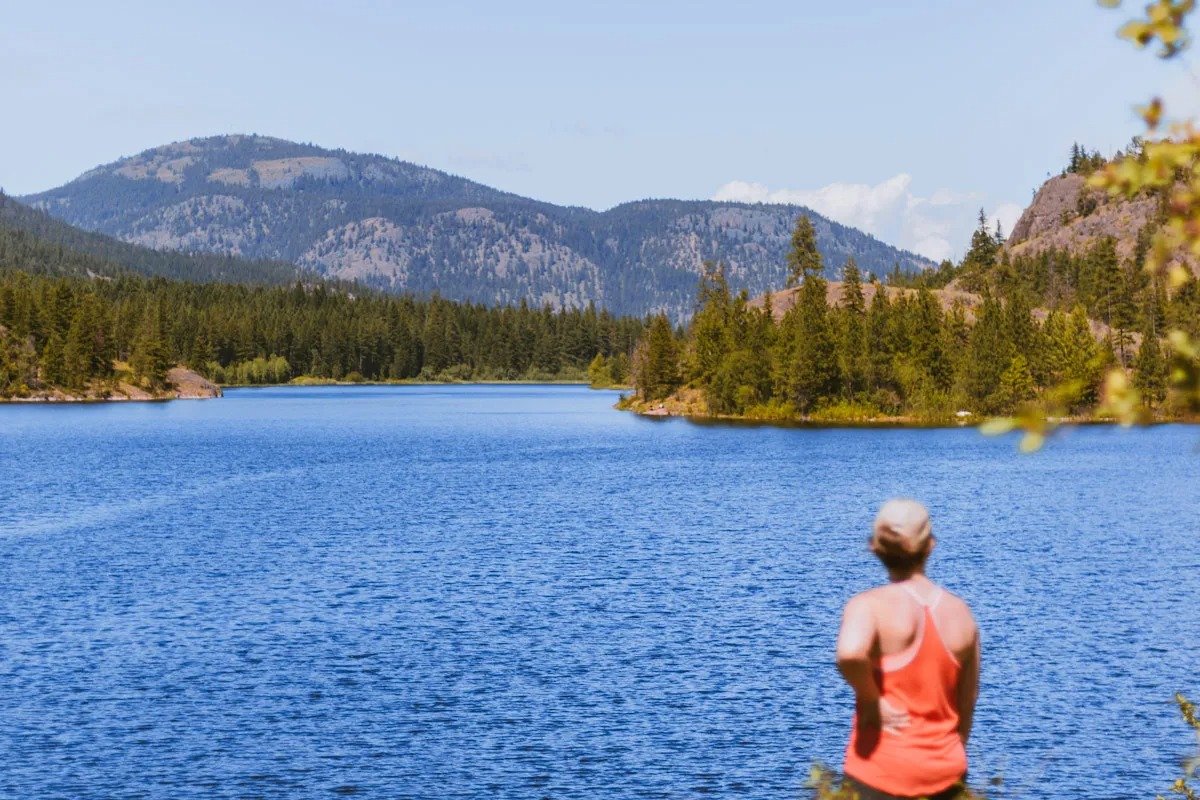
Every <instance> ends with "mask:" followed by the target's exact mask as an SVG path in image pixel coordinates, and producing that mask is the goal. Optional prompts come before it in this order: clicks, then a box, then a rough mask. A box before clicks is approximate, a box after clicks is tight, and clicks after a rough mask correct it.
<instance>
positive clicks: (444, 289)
mask: <svg viewBox="0 0 1200 800" xmlns="http://www.w3.org/2000/svg"><path fill="white" fill-rule="evenodd" d="M23 200H24V201H25V202H28V203H30V204H31V205H33V206H35V207H37V208H39V209H44V210H45V211H47V212H48V213H50V214H51V215H53V216H55V217H57V218H59V219H62V220H65V221H66V222H69V223H71V224H72V225H76V226H79V227H82V228H85V229H87V230H91V231H98V232H101V233H104V234H108V235H110V236H114V237H117V238H119V239H122V240H124V241H126V242H132V243H135V244H139V245H144V246H147V247H151V248H155V249H158V250H181V251H189V252H195V253H208V254H219V255H228V256H237V257H242V258H252V259H263V260H268V261H275V262H279V261H284V262H290V263H292V264H295V265H298V266H300V267H303V268H307V269H311V270H314V271H315V272H317V273H319V274H321V275H324V276H328V277H332V278H340V279H348V280H358V281H361V282H363V283H365V284H367V285H370V286H374V287H377V288H382V289H386V290H392V291H405V292H412V293H416V294H421V295H428V294H432V293H433V292H438V293H440V294H441V295H443V296H445V297H448V298H451V299H457V300H469V301H474V302H480V303H485V304H489V305H494V304H499V303H515V302H518V301H521V300H526V301H528V302H530V303H531V304H535V305H540V304H543V303H549V304H551V305H552V306H556V307H580V306H584V305H586V304H588V303H589V302H594V303H596V304H597V305H598V306H600V307H604V308H607V309H609V310H610V311H613V312H616V313H633V314H644V313H646V312H648V311H652V310H656V309H663V310H666V311H667V312H668V313H669V314H671V316H673V317H675V318H676V319H681V318H683V317H685V316H687V315H688V314H690V312H691V310H692V306H693V303H694V298H695V290H696V284H697V281H698V279H699V275H700V271H701V269H702V266H703V264H704V262H705V261H708V260H722V261H725V262H726V263H727V265H728V274H729V278H730V281H731V283H732V284H733V285H734V286H737V287H745V288H747V289H748V290H749V291H750V292H751V294H758V293H761V292H763V291H765V290H767V289H768V288H770V287H775V286H779V285H782V284H783V282H784V279H785V273H786V267H785V255H786V252H787V250H788V246H789V240H790V235H791V231H792V227H793V225H794V224H795V220H796V218H797V217H798V216H799V215H800V214H801V213H807V214H809V215H810V216H811V217H812V218H813V221H814V224H815V227H816V232H817V241H818V246H819V247H820V249H821V251H822V253H823V254H824V256H825V261H826V264H827V265H828V271H829V275H830V277H836V275H837V273H838V272H839V271H840V268H841V265H842V264H843V263H844V262H845V260H846V259H847V258H848V257H849V256H851V255H853V256H854V257H855V258H856V259H857V260H858V263H859V265H860V267H862V268H863V269H864V270H866V271H870V272H874V273H879V274H883V273H887V272H891V271H892V269H893V267H894V266H895V265H899V267H900V269H901V270H903V271H906V272H915V271H919V270H922V269H925V268H927V267H929V266H931V262H929V261H927V260H926V259H924V258H922V257H920V256H917V255H915V254H913V253H909V252H906V251H903V250H898V249H896V248H894V247H891V246H889V245H886V244H884V243H882V242H880V241H878V240H876V239H874V238H873V237H871V236H869V235H867V234H864V233H862V232H861V231H857V230H855V229H853V228H848V227H846V226H844V225H839V224H838V223H835V222H832V221H830V220H827V219H824V218H823V217H820V216H819V215H816V214H814V213H812V212H811V211H807V210H806V209H803V208H800V207H798V206H786V205H754V204H738V203H717V202H709V201H681V200H643V201H638V202H633V203H626V204H623V205H620V206H617V207H616V208H613V209H610V210H608V211H604V212H597V211H593V210H590V209H586V208H577V207H564V206H557V205H553V204H551V203H544V202H539V201H536V200H530V199H528V198H524V197H520V196H518V195H515V194H510V193H507V192H502V191H499V190H497V189H493V188H490V187H488V186H484V185H482V184H478V183H475V182H473V181H469V180H466V179H464V178H460V177H456V176H453V175H449V174H447V173H444V172H439V171H437V170H434V169H429V168H427V167H422V166H418V165H416V164H411V163H407V162H404V161H398V160H395V159H389V158H385V157H382V156H377V155H364V154H359V153H350V152H346V151H344V150H326V149H322V148H320V147H316V146H313V145H308V144H297V143H295V142H288V141H284V140H281V139H274V138H269V137H265V136H218V137H212V138H206V139H192V140H189V141H186V142H177V143H174V144H169V145H165V146H163V147H158V148H154V149H152V150H147V151H145V152H143V153H141V154H139V155H136V156H133V157H130V158H124V159H121V160H119V161H116V162H113V163H111V164H107V165H104V166H101V167H97V168H95V169H93V170H91V171H89V172H87V173H85V174H83V175H81V176H80V177H79V178H77V179H76V180H74V181H72V182H71V183H68V184H66V185H65V186H62V187H59V188H57V189H52V190H50V191H47V192H42V193H40V194H36V195H31V196H28V197H26V198H23Z"/></svg>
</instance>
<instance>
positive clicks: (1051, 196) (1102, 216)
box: [1007, 175, 1158, 258]
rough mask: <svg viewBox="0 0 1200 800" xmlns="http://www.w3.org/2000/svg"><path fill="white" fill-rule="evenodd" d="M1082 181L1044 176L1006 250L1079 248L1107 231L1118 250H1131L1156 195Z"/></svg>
mask: <svg viewBox="0 0 1200 800" xmlns="http://www.w3.org/2000/svg"><path fill="white" fill-rule="evenodd" d="M1085 183H1086V179H1085V178H1084V177H1083V176H1081V175H1060V176H1058V177H1055V178H1051V179H1050V180H1048V181H1046V183H1045V184H1044V185H1043V186H1042V188H1041V189H1039V190H1038V193H1037V195H1036V196H1035V197H1034V198H1033V203H1031V204H1030V206H1029V208H1027V209H1025V213H1023V214H1022V215H1021V218H1020V219H1019V220H1017V224H1016V226H1015V227H1014V228H1013V230H1012V233H1011V234H1010V235H1009V237H1008V243H1007V247H1008V249H1009V252H1010V253H1011V254H1012V255H1014V256H1015V255H1037V254H1038V253H1041V252H1044V251H1046V250H1051V249H1055V250H1066V251H1068V252H1071V253H1073V254H1079V253H1083V252H1086V251H1088V250H1090V249H1091V248H1092V247H1094V246H1095V245H1096V242H1098V241H1099V240H1100V239H1102V238H1104V237H1105V236H1112V237H1113V238H1115V239H1116V240H1117V253H1118V255H1120V256H1121V257H1122V258H1128V257H1129V256H1131V255H1132V254H1133V250H1134V248H1135V247H1136V246H1137V238H1138V234H1139V233H1140V232H1141V230H1142V229H1143V228H1144V227H1145V226H1146V225H1148V224H1150V223H1152V222H1153V220H1154V218H1155V216H1156V214H1157V211H1158V200H1157V199H1155V198H1153V197H1146V198H1139V199H1135V200H1125V199H1123V198H1113V197H1109V196H1108V195H1106V194H1104V193H1103V192H1098V191H1096V190H1094V189H1088V188H1087V186H1086V185H1085Z"/></svg>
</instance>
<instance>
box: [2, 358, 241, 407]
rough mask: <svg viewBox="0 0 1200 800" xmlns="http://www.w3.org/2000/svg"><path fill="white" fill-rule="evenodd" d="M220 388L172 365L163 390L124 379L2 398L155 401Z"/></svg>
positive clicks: (210, 393)
mask: <svg viewBox="0 0 1200 800" xmlns="http://www.w3.org/2000/svg"><path fill="white" fill-rule="evenodd" d="M223 394H224V393H223V392H222V391H221V387H220V386H217V385H216V384H215V383H213V382H212V381H210V380H208V379H207V378H205V377H204V376H203V375H201V374H199V373H197V372H194V371H192V370H190V369H188V368H187V367H175V368H173V369H170V370H168V371H167V385H166V387H165V388H163V389H158V390H153V391H150V390H146V389H144V388H142V387H140V386H136V385H134V384H132V383H129V382H128V381H125V380H118V381H117V382H116V383H115V385H114V384H113V383H110V382H104V383H99V382H97V383H93V384H92V385H91V386H90V387H89V388H88V389H87V390H85V391H82V392H67V391H64V390H63V389H60V388H57V387H48V388H42V389H38V390H36V391H34V392H30V393H28V394H25V395H22V396H20V397H2V396H0V402H8V403H110V402H128V401H155V400H206V399H209V398H213V397H221V396H222V395H223Z"/></svg>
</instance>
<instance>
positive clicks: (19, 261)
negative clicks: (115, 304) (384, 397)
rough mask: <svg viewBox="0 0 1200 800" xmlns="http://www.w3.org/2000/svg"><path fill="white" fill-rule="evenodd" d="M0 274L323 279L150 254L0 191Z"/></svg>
mask: <svg viewBox="0 0 1200 800" xmlns="http://www.w3.org/2000/svg"><path fill="white" fill-rule="evenodd" d="M0 269H22V270H25V271H27V272H37V273H41V274H44V275H62V276H74V277H83V276H102V277H115V276H117V275H120V274H122V273H132V274H138V275H145V276H148V277H162V278H174V279H176V280H187V281H195V282H197V283H251V284H269V285H283V284H291V283H294V282H296V281H297V280H309V281H311V280H314V279H319V278H320V276H318V275H316V274H314V273H312V272H310V271H309V270H306V269H302V268H298V267H297V266H296V265H294V264H289V263H286V262H281V261H247V260H245V259H238V258H232V257H230V256H220V255H207V254H191V253H179V252H170V251H166V252H164V251H158V250H152V249H150V248H148V247H139V246H138V245H134V244H129V243H128V242H123V241H120V240H119V239H114V238H112V237H111V236H105V235H103V234H100V233H91V232H88V231H84V230H81V229H79V228H76V227H73V226H71V225H68V224H67V223H65V222H63V221H61V220H57V219H55V218H53V217H51V216H50V215H49V214H47V213H46V212H44V211H39V210H37V209H34V208H30V207H29V206H27V205H24V204H23V203H20V202H17V201H16V200H14V199H13V198H11V197H8V196H7V195H5V194H3V193H2V192H0Z"/></svg>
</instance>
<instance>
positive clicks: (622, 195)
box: [0, 0, 1200, 257]
mask: <svg viewBox="0 0 1200 800" xmlns="http://www.w3.org/2000/svg"><path fill="white" fill-rule="evenodd" d="M1126 5H1128V3H1127V4H1126ZM1136 7H1137V6H1136V5H1135V6H1131V7H1130V8H1128V9H1125V10H1123V11H1110V10H1104V9H1101V8H1099V7H1098V6H1097V5H1096V4H1095V3H1094V2H1093V0H1009V2H1003V3H1000V2H983V1H982V0H980V1H979V2H968V1H967V0H956V1H954V0H924V1H923V2H909V3H901V2H884V0H860V1H859V2H848V1H847V0H830V1H829V2H807V1H806V0H791V2H774V1H771V2H767V1H765V0H763V1H759V2H754V1H751V2H742V3H729V2H722V3H715V2H706V1H704V0H700V1H699V2H689V3H684V2H674V1H673V0H671V1H667V2H653V3H651V2H639V3H634V2H627V1H626V0H609V1H608V2H583V1H580V0H577V1H576V2H570V3H564V2H522V1H521V0H510V2H504V3H496V2H477V1H475V0H470V1H468V0H442V2H437V3H432V2H430V3H419V4H418V3H403V2H395V3H389V2H362V1H353V2H352V1H350V0H344V1H343V2H337V3H335V2H295V1H294V0H293V2H286V3H284V2H274V0H264V1H263V2H250V1H249V0H245V1H244V2H239V3H233V2H224V1H223V0H216V1H215V2H204V3H178V2H155V3H151V2H136V3H135V2H109V3H103V4H100V3H82V2H79V3H73V2H52V1H48V2H45V3H36V4H35V3H22V4H19V5H13V6H10V7H8V8H6V9H5V14H4V16H5V22H4V25H3V27H2V28H0V91H2V96H3V97H4V105H5V108H6V114H5V117H6V124H4V125H0V186H3V188H4V189H5V190H6V191H8V192H9V193H12V194H23V193H29V192H34V191H39V190H42V189H48V188H51V187H53V186H56V185H59V184H61V183H64V182H66V181H67V180H70V179H71V178H73V177H75V176H77V175H78V174H80V173H81V172H83V171H85V170H87V169H89V168H90V167H93V166H95V165H97V164H100V163H104V162H108V161H112V160H115V159H116V158H118V157H120V156H123V155H131V154H133V153H136V152H139V151H141V150H143V149H146V148H149V147H153V146H156V145H159V144H164V143H166V142H169V141H176V140H180V139H186V138H191V137H194V136H206V135H212V134H218V133H234V132H241V133H260V134H269V135H273V136H280V137H284V138H288V139H295V140H299V141H310V142H313V143H315V144H319V145H324V146H328V147H344V148H346V149H349V150H358V151H368V152H376V153H382V154H385V155H389V156H395V157H398V158H403V159H408V160H411V161H416V162H418V163H421V164H426V165H429V166H432V167H435V168H438V169H443V170H447V171H450V172H453V173H456V174H460V175H464V176H466V177H469V178H472V179H474V180H478V181H480V182H483V183H486V184H489V185H493V186H496V187H499V188H502V189H506V190H509V191H513V192H517V193H520V194H524V195H528V196H531V197H535V198H538V199H542V200H548V201H551V202H556V203H564V204H574V205H584V206H589V207H592V208H597V209H605V208H609V207H611V206H613V205H616V204H618V203H621V202H624V201H627V200H635V199H641V198H646V197H680V198H718V199H746V200H786V201H794V202H801V203H804V204H807V205H810V206H812V207H814V208H816V210H818V211H821V212H823V213H826V214H828V215H830V216H833V217H834V218H836V219H839V220H840V221H843V222H847V223H848V224H852V225H855V226H857V227H861V228H863V229H865V230H868V231H869V232H871V233H874V234H875V235H877V236H878V237H879V238H881V239H884V240H885V241H889V242H893V243H896V244H900V245H902V246H906V247H909V248H913V249H917V250H918V251H920V252H923V253H925V254H927V255H930V256H933V257H940V256H943V255H954V256H957V255H961V253H962V251H963V249H964V248H965V245H966V241H967V237H968V236H969V233H970V230H971V229H972V228H973V226H974V222H975V217H976V215H977V213H978V209H979V208H980V207H981V206H982V207H985V208H986V209H987V211H988V213H989V214H990V215H993V216H996V217H998V218H999V219H1001V220H1002V221H1004V222H1005V223H1006V224H1007V225H1009V226H1011V222H1012V221H1013V220H1014V219H1015V216H1016V214H1017V213H1018V212H1019V210H1020V209H1021V208H1023V207H1024V205H1025V204H1027V203H1028V201H1029V199H1030V197H1031V193H1032V191H1033V190H1034V189H1035V188H1036V187H1037V186H1038V185H1039V184H1040V183H1041V182H1042V181H1043V180H1044V179H1045V178H1046V176H1047V174H1048V173H1050V172H1057V171H1058V170H1059V169H1060V168H1061V166H1062V164H1063V162H1064V160H1065V158H1066V153H1067V150H1068V149H1069V147H1070V145H1071V143H1072V142H1073V141H1076V140H1078V141H1080V142H1083V143H1085V144H1087V145H1088V146H1090V147H1093V148H1099V149H1101V150H1104V151H1111V150H1112V149H1114V148H1116V147H1119V146H1121V145H1123V144H1124V143H1125V142H1126V141H1127V140H1128V139H1129V137H1130V136H1131V135H1133V134H1134V133H1137V132H1139V130H1140V126H1139V123H1138V121H1137V119H1136V117H1135V116H1134V114H1133V112H1132V107H1133V105H1134V104H1136V103H1139V102H1142V101H1144V100H1145V99H1147V98H1148V97H1149V96H1150V95H1151V94H1153V93H1155V92H1159V93H1166V95H1167V97H1168V100H1177V101H1178V102H1177V104H1176V105H1177V107H1185V106H1187V107H1188V108H1187V109H1186V110H1187V111H1189V112H1191V111H1193V110H1194V109H1193V108H1191V106H1195V105H1196V102H1195V98H1196V97H1197V96H1200V88H1198V87H1200V82H1197V81H1196V79H1195V78H1193V77H1192V76H1191V73H1190V72H1189V71H1188V68H1187V65H1186V63H1185V64H1162V63H1160V62H1158V61H1156V59H1154V58H1153V57H1152V56H1151V55H1149V54H1148V53H1138V52H1136V51H1135V50H1134V49H1133V48H1132V47H1130V46H1128V45H1127V44H1125V43H1123V42H1120V41H1118V40H1117V39H1116V37H1115V35H1114V32H1115V31H1116V29H1117V28H1118V27H1119V25H1120V23H1121V21H1122V20H1123V19H1125V18H1126V17H1127V16H1129V15H1131V14H1132V13H1133V9H1134V8H1136Z"/></svg>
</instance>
